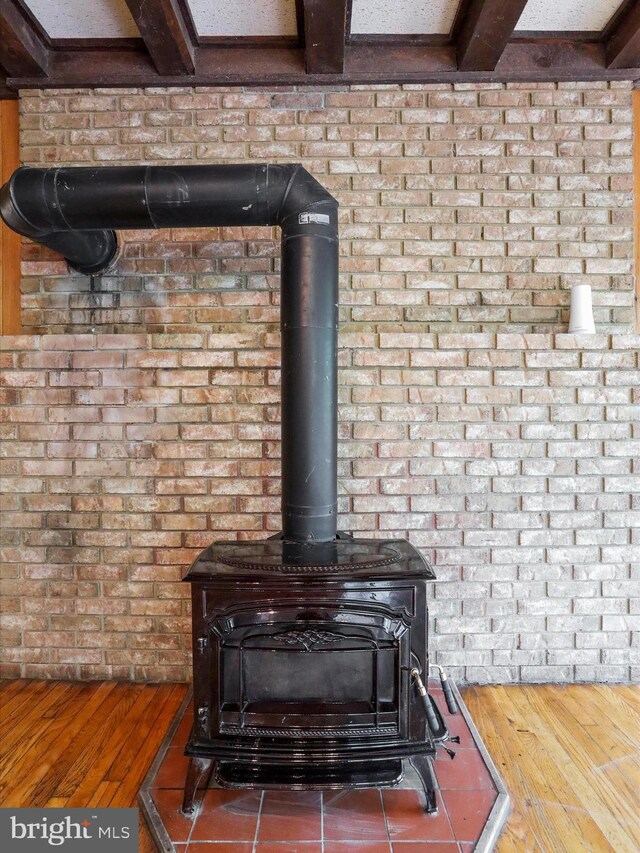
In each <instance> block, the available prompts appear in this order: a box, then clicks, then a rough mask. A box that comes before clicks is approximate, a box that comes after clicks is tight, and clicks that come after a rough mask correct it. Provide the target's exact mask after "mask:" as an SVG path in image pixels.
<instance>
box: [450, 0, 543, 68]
mask: <svg viewBox="0 0 640 853" xmlns="http://www.w3.org/2000/svg"><path fill="white" fill-rule="evenodd" d="M526 5H527V0H470V2H469V4H468V6H467V9H466V13H465V14H464V15H463V16H462V18H461V21H460V25H459V28H458V38H457V41H456V56H457V60H458V69H459V70H460V71H493V69H494V68H495V67H496V65H497V64H498V62H499V60H500V57H501V56H502V54H503V53H504V49H505V47H506V46H507V42H508V41H509V39H510V38H511V35H512V33H513V31H514V29H515V27H516V24H517V23H518V19H519V18H520V15H521V14H522V11H523V9H524V7H525V6H526Z"/></svg>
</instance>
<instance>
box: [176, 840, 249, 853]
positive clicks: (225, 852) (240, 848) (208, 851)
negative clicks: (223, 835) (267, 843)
mask: <svg viewBox="0 0 640 853" xmlns="http://www.w3.org/2000/svg"><path fill="white" fill-rule="evenodd" d="M213 851H215V853H253V842H251V841H246V842H244V841H227V842H226V843H225V842H224V841H222V842H219V843H217V844H211V843H210V842H209V841H192V842H191V843H190V844H189V847H188V853H213Z"/></svg>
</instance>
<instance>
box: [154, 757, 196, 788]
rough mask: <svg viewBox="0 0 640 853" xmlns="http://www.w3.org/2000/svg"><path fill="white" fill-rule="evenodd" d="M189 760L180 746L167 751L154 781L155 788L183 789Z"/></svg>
mask: <svg viewBox="0 0 640 853" xmlns="http://www.w3.org/2000/svg"><path fill="white" fill-rule="evenodd" d="M188 766H189V759H188V758H187V756H186V755H185V754H184V752H183V751H182V748H181V747H179V746H171V747H169V749H168V750H167V752H166V754H165V756H164V758H163V759H162V764H161V765H160V767H159V768H158V772H157V773H156V778H155V779H154V781H153V787H154V788H182V790H184V782H185V778H186V775H187V767H188Z"/></svg>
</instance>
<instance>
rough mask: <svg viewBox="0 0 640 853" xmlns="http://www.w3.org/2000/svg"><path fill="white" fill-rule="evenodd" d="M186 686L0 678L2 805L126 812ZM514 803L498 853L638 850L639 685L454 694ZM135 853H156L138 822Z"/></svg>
mask: <svg viewBox="0 0 640 853" xmlns="http://www.w3.org/2000/svg"><path fill="white" fill-rule="evenodd" d="M186 689H187V688H186V687H185V686H184V685H171V684H162V685H142V684H128V683H113V682H103V683H93V682H92V683H86V684H80V683H69V682H46V681H24V680H21V681H6V682H4V683H3V684H2V686H1V687H0V726H1V731H2V737H1V740H0V766H1V771H0V804H1V805H2V806H69V807H71V806H84V805H94V806H131V805H135V802H136V794H137V791H138V788H139V786H140V784H141V782H142V780H143V778H144V776H145V774H146V772H147V769H148V767H149V765H150V764H151V761H152V759H153V756H154V755H155V753H156V751H157V750H158V748H159V746H160V743H161V742H162V739H163V737H164V734H165V732H166V730H167V728H168V726H169V723H170V722H171V720H172V719H173V717H174V716H175V714H176V712H177V710H178V707H179V706H180V703H181V701H182V699H183V698H184V695H185V693H186ZM463 695H464V699H465V702H466V703H467V707H468V708H469V711H470V712H471V716H472V717H473V719H474V721H475V723H476V725H477V727H478V729H479V731H480V733H481V735H482V737H483V739H484V741H485V744H486V746H487V748H488V750H489V753H490V755H491V756H492V758H493V760H494V761H495V763H496V765H497V767H498V769H499V771H500V773H501V775H502V777H503V779H504V781H505V784H506V786H507V789H508V790H509V793H510V795H511V798H512V807H513V811H512V815H511V818H510V819H509V823H508V825H507V828H506V829H505V831H504V833H503V835H502V837H501V840H500V842H499V844H498V848H497V849H498V853H513V851H518V853H523V851H524V853H538V851H541V853H561V851H566V853H587V851H616V853H638V851H640V688H638V687H624V686H615V687H609V686H602V685H579V686H576V685H572V686H566V687H559V686H555V685H545V686H539V685H536V686H528V685H527V686H524V685H519V686H508V687H507V686H498V687H469V688H466V689H465V690H464V691H463ZM140 853H154V846H153V843H152V841H151V838H150V836H149V834H148V832H147V831H146V827H144V821H141V842H140Z"/></svg>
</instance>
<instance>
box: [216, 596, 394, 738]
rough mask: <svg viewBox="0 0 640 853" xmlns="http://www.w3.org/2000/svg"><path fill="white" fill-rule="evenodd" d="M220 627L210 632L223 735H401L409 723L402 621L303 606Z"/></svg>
mask: <svg viewBox="0 0 640 853" xmlns="http://www.w3.org/2000/svg"><path fill="white" fill-rule="evenodd" d="M224 622H225V623H226V624H224V625H221V624H220V623H218V625H217V626H215V628H214V629H213V632H214V633H215V634H216V635H217V644H216V645H217V648H218V661H219V670H218V681H219V683H218V691H219V693H218V695H219V706H218V707H219V734H222V735H225V734H226V735H236V736H237V735H247V736H252V737H256V736H265V737H266V736H269V737H289V738H290V737H297V738H318V737H321V738H327V737H329V738H336V737H341V736H342V737H354V736H358V735H359V734H360V735H362V736H363V737H364V736H366V737H371V736H379V737H392V738H393V737H398V736H399V735H401V733H402V730H403V729H404V727H405V722H406V721H405V720H404V719H403V711H402V708H403V704H404V703H401V702H400V698H399V697H400V695H401V690H402V673H403V667H404V666H406V662H408V657H409V646H408V639H409V632H408V626H407V625H406V624H405V623H404V622H403V621H402V620H401V619H398V618H392V617H390V616H388V615H387V614H384V615H383V614H381V613H379V612H377V613H376V612H374V611H373V610H372V609H365V607H364V606H363V607H358V608H351V609H349V608H344V609H343V608H341V609H340V610H339V611H333V612H332V611H328V612H327V611H323V612H317V611H315V612H309V608H308V606H307V607H305V609H304V611H295V610H291V609H285V608H282V609H275V610H270V611H269V612H268V613H255V611H254V613H253V614H251V615H250V616H249V615H246V614H245V615H242V614H238V615H237V616H236V617H235V618H231V619H227V620H224ZM216 628H217V630H216ZM220 628H223V630H222V631H221V630H220ZM224 629H226V630H224ZM212 645H213V644H212ZM404 714H406V710H405V711H404Z"/></svg>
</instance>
